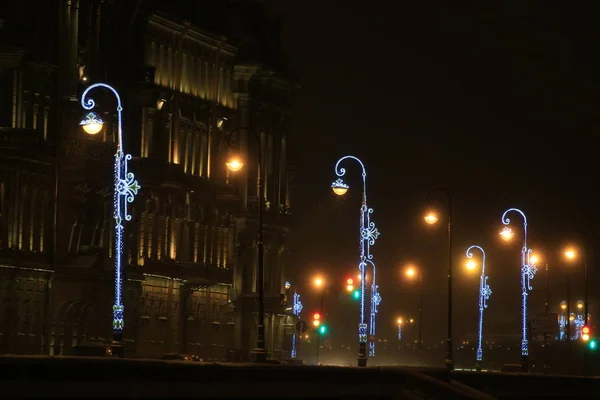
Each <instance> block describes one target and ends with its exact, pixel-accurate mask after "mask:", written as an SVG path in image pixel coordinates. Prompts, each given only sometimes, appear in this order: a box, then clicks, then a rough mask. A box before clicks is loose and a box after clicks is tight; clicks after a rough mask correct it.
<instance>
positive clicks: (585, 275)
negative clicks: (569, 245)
mask: <svg viewBox="0 0 600 400" xmlns="http://www.w3.org/2000/svg"><path fill="white" fill-rule="evenodd" d="M581 253H582V257H583V279H584V281H583V313H584V317H583V319H584V320H583V325H584V326H588V319H589V314H588V313H589V310H588V267H587V254H586V251H585V249H583V251H582V252H581ZM565 257H566V258H567V259H568V260H569V261H574V260H575V259H576V258H578V254H577V252H576V251H575V250H574V249H567V250H566V251H565ZM569 286H570V285H569V272H567V316H568V318H567V325H566V328H567V340H569V342H567V343H568V345H569V346H570V345H571V342H570V330H571V329H570V321H569V319H570V318H571V315H570V302H571V299H570V293H569V290H570V289H569ZM588 362H589V361H588V352H587V351H584V353H583V375H584V376H587V374H588Z"/></svg>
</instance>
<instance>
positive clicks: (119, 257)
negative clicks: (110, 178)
mask: <svg viewBox="0 0 600 400" xmlns="http://www.w3.org/2000/svg"><path fill="white" fill-rule="evenodd" d="M95 88H105V89H108V90H110V91H111V92H112V93H113V94H114V95H115V97H116V98H117V120H118V126H117V152H116V153H115V172H114V173H115V175H114V178H115V186H114V194H113V199H114V201H113V217H114V219H115V242H114V246H115V247H114V262H115V296H114V304H113V338H114V340H115V341H120V340H121V339H122V337H123V326H124V310H123V297H122V293H123V233H124V231H125V227H124V225H123V224H124V222H125V221H129V220H131V215H130V214H129V212H128V209H127V205H128V204H129V203H131V202H133V199H134V198H135V195H136V194H137V193H138V190H139V189H140V185H139V184H138V182H137V181H136V180H135V176H134V175H133V173H132V172H129V171H128V169H127V162H128V161H129V160H131V155H130V154H125V153H124V152H123V131H122V129H121V127H122V124H121V117H122V115H121V114H122V112H123V107H122V106H121V97H120V96H119V93H118V92H117V91H116V90H115V89H114V88H113V87H112V86H109V85H107V84H105V83H96V84H93V85H91V86H89V87H88V88H87V89H86V90H85V91H84V92H83V95H82V96H81V106H82V107H83V108H84V109H86V110H92V109H93V108H94V107H95V106H96V102H95V101H94V100H93V99H92V98H86V97H87V95H88V93H89V92H90V91H91V90H93V89H95ZM102 124H103V122H102V120H101V119H100V118H99V117H98V115H96V113H94V112H89V113H88V114H87V115H86V119H84V120H83V121H81V123H80V125H81V126H82V128H83V130H84V131H85V132H86V133H88V134H90V135H95V134H97V133H98V132H100V131H101V130H102Z"/></svg>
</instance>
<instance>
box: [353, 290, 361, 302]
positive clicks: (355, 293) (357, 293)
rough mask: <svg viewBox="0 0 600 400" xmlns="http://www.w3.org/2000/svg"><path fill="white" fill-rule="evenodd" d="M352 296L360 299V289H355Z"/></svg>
mask: <svg viewBox="0 0 600 400" xmlns="http://www.w3.org/2000/svg"><path fill="white" fill-rule="evenodd" d="M352 297H353V298H354V299H355V300H358V299H360V290H359V289H356V290H355V291H354V292H353V293H352Z"/></svg>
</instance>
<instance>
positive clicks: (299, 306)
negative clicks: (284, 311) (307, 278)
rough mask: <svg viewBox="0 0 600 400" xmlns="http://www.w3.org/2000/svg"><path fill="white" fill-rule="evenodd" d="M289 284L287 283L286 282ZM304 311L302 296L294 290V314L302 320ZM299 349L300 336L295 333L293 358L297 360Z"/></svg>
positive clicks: (293, 337)
mask: <svg viewBox="0 0 600 400" xmlns="http://www.w3.org/2000/svg"><path fill="white" fill-rule="evenodd" d="M286 284H287V282H286ZM301 311H302V302H301V301H300V295H299V294H298V293H296V290H295V289H294V301H293V303H292V313H293V314H294V315H295V316H296V317H297V318H298V321H299V320H300V312H301ZM297 348H298V335H297V334H296V333H295V332H294V336H292V354H291V355H292V358H296V353H297Z"/></svg>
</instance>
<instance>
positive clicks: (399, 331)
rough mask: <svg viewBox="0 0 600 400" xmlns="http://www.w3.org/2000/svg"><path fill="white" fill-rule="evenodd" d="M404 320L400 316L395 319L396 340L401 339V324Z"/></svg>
mask: <svg viewBox="0 0 600 400" xmlns="http://www.w3.org/2000/svg"><path fill="white" fill-rule="evenodd" d="M403 323H404V320H403V319H402V318H398V319H397V320H396V324H397V325H398V340H402V324H403Z"/></svg>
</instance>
